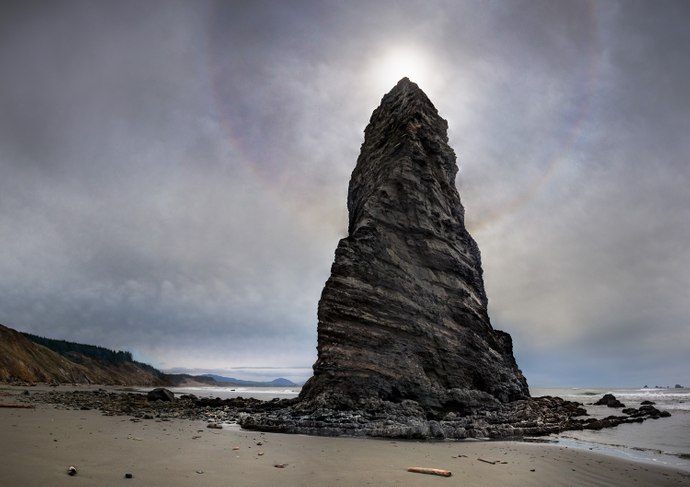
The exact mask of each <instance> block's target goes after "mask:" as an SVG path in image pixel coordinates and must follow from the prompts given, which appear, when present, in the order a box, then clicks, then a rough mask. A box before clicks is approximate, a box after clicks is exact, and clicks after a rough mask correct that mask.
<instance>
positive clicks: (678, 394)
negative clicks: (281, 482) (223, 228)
mask: <svg viewBox="0 0 690 487" xmlns="http://www.w3.org/2000/svg"><path fill="white" fill-rule="evenodd" d="M171 390H172V391H173V392H174V393H175V394H176V395H180V394H194V395H196V396H198V397H220V398H221V399H228V398H233V397H254V398H256V399H262V400H271V399H273V398H275V397H278V398H291V397H296V396H297V395H298V394H299V392H300V388H299V387H294V388H284V387H278V388H276V387H174V388H171ZM530 393H531V394H532V396H534V397H537V396H560V397H562V398H563V399H567V400H569V401H576V402H579V403H582V404H584V405H585V408H586V409H587V412H588V413H589V414H590V416H592V417H595V418H604V417H606V416H610V415H619V414H621V412H620V411H621V410H620V409H614V408H609V407H607V406H594V405H592V403H594V402H596V401H597V400H598V399H600V398H601V397H602V396H603V395H604V394H606V393H611V394H613V395H614V396H616V398H617V399H618V400H620V401H621V402H622V403H623V404H625V406H626V407H639V406H640V403H641V402H642V401H653V402H654V403H656V404H655V407H656V408H657V409H659V410H666V411H669V412H670V413H671V417H670V418H660V419H656V420H654V419H648V420H646V421H645V422H643V423H633V424H621V425H619V426H616V427H614V428H605V429H603V430H599V431H589V430H587V431H567V432H565V433H561V434H559V435H551V436H547V437H542V438H540V440H543V441H548V442H550V443H554V444H558V445H561V446H566V447H568V448H579V449H585V450H591V451H595V452H599V453H603V454H606V455H613V456H617V457H621V458H626V459H629V460H635V461H642V462H648V463H656V464H664V465H669V466H673V467H676V468H681V469H683V470H687V471H690V389H687V388H684V389H652V388H650V389H598V388H579V389H567V388H548V389H545V388H531V389H530Z"/></svg>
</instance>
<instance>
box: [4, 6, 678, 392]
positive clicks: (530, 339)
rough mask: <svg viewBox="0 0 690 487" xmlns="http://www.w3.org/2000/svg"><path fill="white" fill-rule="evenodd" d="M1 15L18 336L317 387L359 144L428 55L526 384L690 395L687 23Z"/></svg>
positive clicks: (445, 9) (135, 11)
mask: <svg viewBox="0 0 690 487" xmlns="http://www.w3.org/2000/svg"><path fill="white" fill-rule="evenodd" d="M1 9H2V12H1V15H0V33H1V34H0V41H1V42H0V70H1V72H2V73H3V76H2V77H0V104H1V106H2V110H0V171H1V173H2V177H1V178H0V217H1V218H0V235H2V236H3V239H2V240H3V251H2V253H0V297H1V298H0V299H1V302H0V323H3V324H6V325H8V326H13V327H15V328H18V329H21V330H26V331H30V332H33V333H38V334H42V335H46V336H50V337H55V338H65V339H71V340H76V341H83V342H89V343H96V344H100V345H104V346H108V347H111V348H118V349H119V348H122V349H129V350H132V351H133V352H134V353H135V356H136V357H137V358H138V359H140V360H144V361H150V362H152V363H153V364H155V365H157V366H159V367H163V368H166V367H167V368H171V367H186V368H199V369H214V370H222V369H224V370H229V369H233V368H242V367H246V368H251V367H262V368H271V367H275V368H282V369H284V370H283V371H289V370H294V371H295V372H294V374H293V376H292V377H293V378H299V377H303V376H304V375H305V373H306V372H305V370H307V371H308V367H309V366H310V365H311V363H312V362H313V361H314V359H315V346H316V305H317V302H318V299H319V295H320V292H321V289H322V286H323V283H324V282H325V280H326V279H327V277H328V272H329V267H330V264H331V262H332V258H333V250H334V249H335V247H336V244H337V241H338V239H339V238H342V237H343V236H344V235H345V232H346V216H347V215H346V209H345V201H346V191H347V182H348V179H349V174H350V172H351V171H352V169H353V168H354V164H355V162H356V158H357V154H358V151H359V146H360V144H361V142H362V130H363V129H364V126H365V125H366V123H367V121H368V117H369V115H370V114H371V112H372V111H373V109H374V108H375V107H376V106H377V105H378V102H379V100H380V98H381V96H382V95H383V94H384V93H385V92H386V91H388V90H389V89H390V88H391V87H392V83H391V81H390V76H394V75H396V73H395V72H394V71H395V69H398V68H397V67H394V66H399V65H400V64H401V63H402V64H404V62H405V56H408V57H409V58H410V59H413V60H414V59H415V56H416V62H414V63H413V64H411V65H410V66H409V70H410V71H412V72H414V73H415V75H412V74H410V75H411V76H412V77H413V81H417V82H418V83H419V84H420V86H421V87H422V89H424V90H425V91H426V93H427V94H428V95H429V97H430V98H431V99H432V101H433V102H434V103H435V105H436V106H437V108H438V109H439V111H440V113H441V115H442V116H443V117H444V118H446V119H448V121H449V126H450V129H449V135H450V138H451V145H452V146H453V147H454V148H455V150H456V152H457V154H458V164H459V167H460V172H459V175H458V181H457V183H458V187H459V188H460V192H461V196H462V198H463V203H464V205H465V207H466V214H467V220H468V224H469V226H470V231H471V232H472V233H473V235H474V236H475V238H476V239H477V241H478V243H479V246H480V248H481V250H482V255H483V263H484V270H485V281H486V288H487V294H488V296H489V303H490V309H489V311H490V315H491V317H492V321H493V324H494V326H495V327H496V328H499V329H504V330H506V331H508V332H510V333H511V334H512V335H513V337H514V341H515V351H516V355H517V358H518V363H519V364H520V365H521V367H522V368H523V369H524V372H525V374H526V376H527V378H528V380H529V381H530V383H531V384H533V385H553V384H558V385H610V386H613V385H642V384H644V383H654V384H656V383H659V384H671V383H676V382H680V383H688V382H690V376H688V371H689V370H690V359H689V358H688V355H687V353H686V350H685V344H687V343H688V342H690V326H688V317H689V316H690V277H688V274H687V272H686V269H688V268H689V267H690V250H689V249H690V245H689V244H690V191H688V190H687V188H688V187H689V186H690V165H688V161H687V159H688V154H690V141H689V140H690V139H688V137H687V134H688V133H690V100H689V97H690V94H689V93H688V90H687V80H688V76H689V74H690V58H688V56H687V48H688V46H690V31H688V29H687V28H686V22H685V20H686V19H687V18H688V15H689V14H690V11H689V10H690V9H689V8H688V5H687V3H686V2H683V1H678V2H672V1H668V2H664V3H663V5H651V4H649V2H634V1H625V2H614V1H607V2H596V1H576V2H572V1H568V2H566V1H563V2H553V1H543V2H541V1H524V2H523V1H510V2H508V1H505V2H502V1H497V2H478V1H466V2H450V1H434V2H422V3H420V2H412V1H410V2H375V3H373V4H372V3H371V2H310V1H302V2H278V1H255V2H217V3H216V2H179V3H176V2H167V1H166V2H146V3H144V4H142V3H141V2H133V1H131V2H130V1H124V2H117V3H106V2H78V1H70V2H61V3H60V4H59V5H58V4H55V5H54V4H52V3H50V2H9V3H8V2H5V3H4V4H3V6H2V7H1ZM401 53H402V54H401ZM405 53H408V54H405ZM395 56H398V57H399V58H402V61H400V62H398V63H397V64H396V65H394V64H393V61H391V59H393V58H394V57H395ZM404 74H406V73H403V75H404ZM304 367H307V369H304ZM292 368H295V369H292ZM247 370H250V369H247Z"/></svg>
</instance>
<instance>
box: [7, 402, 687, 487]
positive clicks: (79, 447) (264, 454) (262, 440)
mask: <svg viewBox="0 0 690 487" xmlns="http://www.w3.org/2000/svg"><path fill="white" fill-rule="evenodd" d="M19 393H20V390H19V389H16V390H15V391H12V392H7V390H5V391H3V396H2V398H1V399H2V401H0V402H2V404H5V405H7V404H17V403H18V402H17V401H16V400H15V399H16V395H18V394H19ZM0 438H2V462H0V485H8V486H24V485H26V486H33V485H36V486H38V485H51V486H63V485H65V486H67V485H69V486H78V485H85V486H86V485H89V486H92V485H99V486H111V485H113V486H114V485H146V486H158V485H161V486H163V485H165V486H187V485H199V486H220V485H237V486H268V485H282V486H293V485H294V486H315V485H316V486H318V485H341V486H357V485H410V486H412V485H414V486H426V485H434V486H436V485H448V486H451V485H487V486H490V485H535V486H536V485H549V486H554V485H563V486H566V485H568V486H573V485H587V486H591V485H602V486H603V485H606V486H616V485H619V486H629V485H655V486H662V485H687V484H688V483H690V472H683V471H679V470H674V469H670V468H666V467H663V466H656V465H649V464H643V463H634V462H628V461H625V460H621V459H617V458H614V457H608V456H603V455H600V454H596V453H592V452H588V451H583V450H575V449H568V448H564V447H559V446H555V445H548V444H533V443H518V442H480V441H464V442H409V441H390V440H376V439H359V438H321V437H308V436H298V435H281V434H267V433H258V432H252V431H243V430H240V429H239V428H237V427H233V426H229V425H225V426H224V429H222V430H218V429H210V428H207V427H206V423H204V422H201V421H188V420H172V421H161V420H156V419H151V420H144V421H140V422H133V421H132V420H131V418H129V417H125V416H103V415H102V414H101V413H100V412H98V411H94V410H90V411H76V410H63V409H56V408H55V407H53V406H51V405H45V404H38V405H36V407H35V408H33V409H26V408H8V407H2V408H0ZM489 462H491V463H489ZM69 466H75V467H76V469H77V474H76V475H74V476H69V475H67V469H68V467H69ZM412 466H421V467H431V468H438V469H445V470H449V471H450V472H452V476H451V477H438V476H432V475H423V474H418V473H411V472H408V471H407V469H408V467H412ZM126 474H131V475H132V478H131V479H128V478H125V475H126Z"/></svg>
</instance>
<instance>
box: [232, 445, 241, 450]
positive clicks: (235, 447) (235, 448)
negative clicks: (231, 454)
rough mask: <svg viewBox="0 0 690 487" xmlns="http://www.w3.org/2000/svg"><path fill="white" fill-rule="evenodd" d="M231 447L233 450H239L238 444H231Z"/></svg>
mask: <svg viewBox="0 0 690 487" xmlns="http://www.w3.org/2000/svg"><path fill="white" fill-rule="evenodd" d="M232 449H233V450H239V449H240V447H239V446H233V447H232Z"/></svg>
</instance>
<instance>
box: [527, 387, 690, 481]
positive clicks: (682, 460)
mask: <svg viewBox="0 0 690 487" xmlns="http://www.w3.org/2000/svg"><path fill="white" fill-rule="evenodd" d="M606 393H611V394H613V395H614V396H616V398H617V399H618V400H619V401H621V402H622V403H623V404H625V406H626V407H635V408H637V407H640V404H641V403H642V401H652V402H654V403H655V405H654V407H655V408H657V409H659V410H660V411H668V412H670V413H671V417H670V418H660V419H656V420H654V419H648V420H646V421H645V422H643V423H633V424H621V425H618V426H616V427H614V428H604V429H602V430H599V431H594V430H583V431H566V432H564V433H561V434H559V435H551V436H550V437H548V438H551V439H553V440H554V441H557V442H558V444H560V445H562V446H567V447H573V448H582V449H587V450H591V451H595V452H599V453H604V454H608V455H615V456H618V457H622V458H627V459H630V460H637V461H644V462H651V463H657V464H664V465H669V466H673V467H676V468H682V469H683V470H688V471H690V389H688V388H682V389H675V388H674V389H660V388H659V389H657V388H644V389H600V388H579V389H565V388H563V389H559V388H544V389H542V388H532V389H531V394H532V396H535V397H537V396H560V397H562V398H563V399H567V400H569V401H576V402H580V403H582V404H584V405H585V408H586V409H587V412H588V413H589V415H590V416H592V417H595V418H605V417H607V416H612V415H615V416H617V415H621V414H622V413H621V410H620V409H617V408H609V407H607V406H594V405H593V403H594V402H596V401H597V400H599V399H601V397H602V396H603V395H604V394H606Z"/></svg>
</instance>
